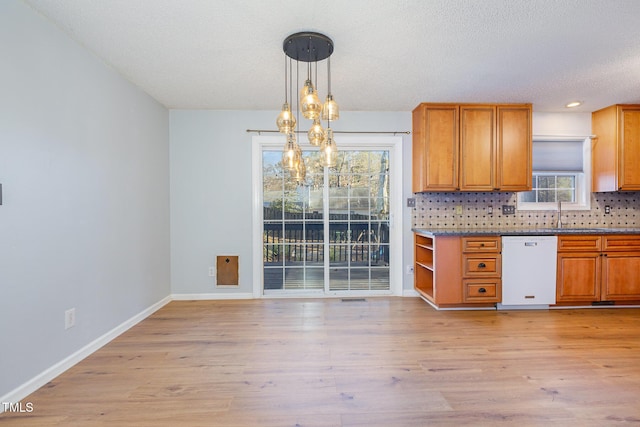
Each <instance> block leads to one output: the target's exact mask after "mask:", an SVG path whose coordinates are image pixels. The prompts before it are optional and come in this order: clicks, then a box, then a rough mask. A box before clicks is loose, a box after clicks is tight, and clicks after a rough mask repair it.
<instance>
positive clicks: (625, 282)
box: [602, 252, 640, 301]
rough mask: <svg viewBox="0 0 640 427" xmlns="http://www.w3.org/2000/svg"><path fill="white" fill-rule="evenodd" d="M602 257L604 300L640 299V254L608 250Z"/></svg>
mask: <svg viewBox="0 0 640 427" xmlns="http://www.w3.org/2000/svg"><path fill="white" fill-rule="evenodd" d="M604 255H605V256H603V257H602V300H603V301H610V300H618V301H620V300H640V254H638V253H633V252H608V253H605V254H604Z"/></svg>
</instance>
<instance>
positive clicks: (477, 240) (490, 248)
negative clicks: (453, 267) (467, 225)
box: [462, 237, 501, 253]
mask: <svg viewBox="0 0 640 427" xmlns="http://www.w3.org/2000/svg"><path fill="white" fill-rule="evenodd" d="M500 243H501V240H500V237H463V238H462V252H464V253H474V252H500V249H501V244H500Z"/></svg>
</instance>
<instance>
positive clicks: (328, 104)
mask: <svg viewBox="0 0 640 427" xmlns="http://www.w3.org/2000/svg"><path fill="white" fill-rule="evenodd" d="M339 118H340V107H339V106H338V103H337V102H336V101H334V100H333V95H327V100H326V101H325V102H324V105H323V106H322V120H331V121H334V120H338V119H339Z"/></svg>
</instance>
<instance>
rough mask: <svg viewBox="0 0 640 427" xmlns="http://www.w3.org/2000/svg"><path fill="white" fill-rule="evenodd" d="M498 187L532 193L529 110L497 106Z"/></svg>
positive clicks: (526, 107) (526, 108) (503, 189)
mask: <svg viewBox="0 0 640 427" xmlns="http://www.w3.org/2000/svg"><path fill="white" fill-rule="evenodd" d="M497 119H498V135H497V139H496V145H497V154H496V155H497V164H498V165H499V167H498V168H497V169H496V172H497V174H496V187H498V188H500V190H502V191H529V190H531V185H532V183H531V181H532V176H533V171H532V158H533V157H532V156H533V155H532V149H533V148H532V141H531V140H532V128H531V108H530V107H528V106H516V105H513V106H498V108H497Z"/></svg>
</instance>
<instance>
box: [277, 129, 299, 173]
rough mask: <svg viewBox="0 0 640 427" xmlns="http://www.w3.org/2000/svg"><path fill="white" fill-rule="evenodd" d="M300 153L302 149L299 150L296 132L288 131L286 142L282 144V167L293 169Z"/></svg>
mask: <svg viewBox="0 0 640 427" xmlns="http://www.w3.org/2000/svg"><path fill="white" fill-rule="evenodd" d="M301 154H302V150H300V147H299V146H298V143H297V142H296V134H295V133H293V132H292V133H289V134H288V135H287V142H286V144H285V145H284V150H283V151H282V167H284V168H286V169H289V170H291V169H294V168H295V167H296V164H297V163H298V162H299V158H300V156H301Z"/></svg>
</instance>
